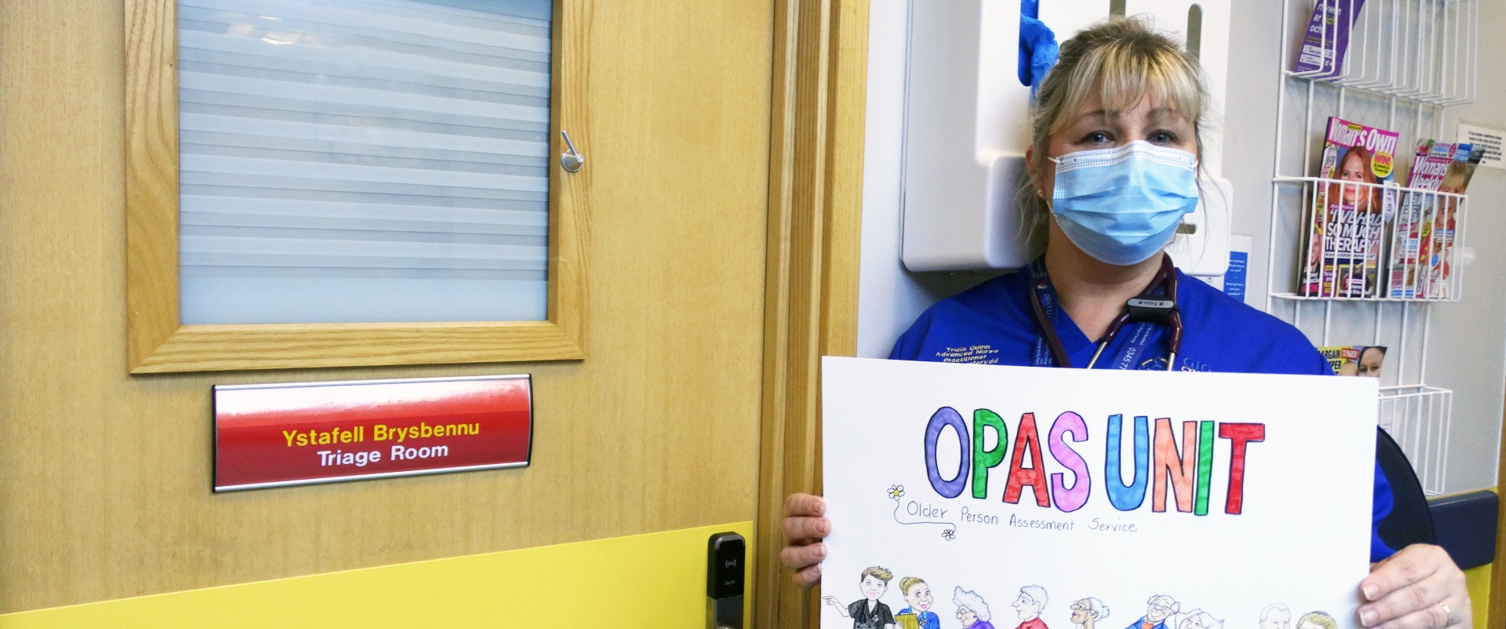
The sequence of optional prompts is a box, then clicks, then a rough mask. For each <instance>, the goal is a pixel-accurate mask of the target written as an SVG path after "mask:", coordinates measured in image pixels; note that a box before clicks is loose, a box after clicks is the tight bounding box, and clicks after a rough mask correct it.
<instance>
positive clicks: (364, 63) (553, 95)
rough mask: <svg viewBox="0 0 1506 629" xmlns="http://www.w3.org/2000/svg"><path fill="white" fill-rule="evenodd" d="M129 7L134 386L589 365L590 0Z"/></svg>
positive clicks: (155, 2)
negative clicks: (262, 372)
mask: <svg viewBox="0 0 1506 629" xmlns="http://www.w3.org/2000/svg"><path fill="white" fill-rule="evenodd" d="M121 2H122V3H123V4H124V7H125V15H126V20H125V29H126V32H125V40H126V58H125V65H124V74H125V120H126V125H125V183H126V207H125V211H126V221H125V236H126V308H125V310H126V321H127V326H126V328H127V329H126V332H127V368H128V369H129V370H130V372H131V373H161V372H193V371H218V370H237V371H239V370H248V369H253V370H254V369H295V368H320V367H359V366H376V365H425V364H446V363H483V362H488V363H489V362H509V361H546V360H581V359H583V358H585V355H586V352H585V345H584V342H583V338H584V330H585V319H586V314H585V313H586V279H587V275H588V270H589V269H588V265H587V264H586V262H587V259H588V256H587V255H586V252H585V251H584V239H583V238H584V235H585V233H586V232H587V229H588V228H589V220H588V219H589V215H590V212H589V199H590V195H589V194H588V184H589V179H588V178H582V177H580V176H579V175H583V174H585V173H576V172H575V171H576V170H579V167H578V166H577V165H576V163H575V162H572V163H571V165H572V168H571V170H570V171H569V172H567V171H566V170H565V169H564V168H563V167H562V166H561V163H560V158H561V154H562V153H564V152H566V146H565V144H566V143H565V142H564V141H562V139H563V137H564V133H565V132H566V131H568V132H570V134H571V135H573V136H574V137H573V141H574V146H576V147H580V149H581V152H582V153H585V152H586V149H588V148H589V144H590V133H589V129H588V128H587V125H586V124H585V122H584V121H586V120H588V119H589V116H587V115H585V113H586V112H585V103H586V99H585V97H584V93H585V90H584V84H585V82H586V77H587V76H588V73H587V65H588V56H587V53H588V52H589V51H588V50H587V49H586V48H585V40H584V39H583V38H570V37H562V36H561V33H569V32H572V31H571V29H576V30H580V29H583V28H584V25H585V24H586V23H587V22H588V15H587V13H588V12H589V6H586V4H587V3H582V2H566V1H565V0H181V1H180V0H121ZM572 121H574V122H573V126H567V125H571V124H572ZM569 153H570V155H571V156H572V157H574V156H576V155H577V154H576V153H575V149H574V148H571V149H569Z"/></svg>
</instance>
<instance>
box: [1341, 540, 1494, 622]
mask: <svg viewBox="0 0 1506 629" xmlns="http://www.w3.org/2000/svg"><path fill="white" fill-rule="evenodd" d="M1360 593H1361V594H1362V595H1363V596H1364V598H1365V600H1366V601H1368V602H1367V603H1365V604H1364V605H1361V606H1360V624H1362V625H1364V626H1366V627H1380V628H1383V629H1445V628H1447V629H1456V628H1457V629H1469V627H1472V626H1473V624H1472V623H1471V620H1470V618H1471V610H1470V604H1469V591H1468V590H1466V589H1465V585H1464V573H1463V572H1460V571H1459V567H1458V566H1456V565H1454V560H1453V559H1450V558H1449V556H1448V553H1446V552H1444V550H1443V549H1442V548H1439V547H1437V546H1431V545H1428V544H1413V545H1411V546H1408V547H1406V548H1403V549H1401V551H1400V552H1398V553H1396V554H1395V555H1392V556H1391V557H1389V558H1387V559H1386V560H1384V561H1381V562H1379V563H1376V564H1375V565H1373V566H1371V567H1370V576H1367V577H1365V579H1364V580H1363V581H1360Z"/></svg>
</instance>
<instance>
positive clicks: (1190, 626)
mask: <svg viewBox="0 0 1506 629" xmlns="http://www.w3.org/2000/svg"><path fill="white" fill-rule="evenodd" d="M1170 624H1172V625H1175V626H1176V629H1224V621H1222V620H1219V619H1217V618H1214V617H1213V615H1212V614H1209V613H1208V612H1205V611H1203V610H1201V609H1194V610H1192V611H1190V612H1187V613H1185V614H1182V615H1181V616H1178V617H1177V618H1176V619H1175V621H1174V622H1172V623H1170Z"/></svg>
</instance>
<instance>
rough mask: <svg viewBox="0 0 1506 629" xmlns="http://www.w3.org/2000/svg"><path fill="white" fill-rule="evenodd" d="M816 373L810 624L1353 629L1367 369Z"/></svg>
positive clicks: (1362, 511)
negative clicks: (816, 575) (1354, 372)
mask: <svg viewBox="0 0 1506 629" xmlns="http://www.w3.org/2000/svg"><path fill="white" fill-rule="evenodd" d="M822 368H823V371H822V379H823V388H822V396H823V404H824V407H823V439H824V443H823V474H824V493H825V496H826V501H827V513H828V516H829V517H830V518H831V520H832V525H833V526H832V528H833V531H832V533H831V535H830V537H828V538H827V547H828V555H827V558H826V560H825V561H824V562H823V564H822V569H821V573H822V580H821V592H822V596H823V604H822V606H821V607H822V609H821V627H822V628H823V629H839V628H840V629H848V628H852V627H877V628H880V629H882V628H883V627H885V626H887V625H889V624H893V625H894V626H896V627H903V628H906V629H914V628H926V629H939V628H941V627H946V628H948V629H952V628H955V627H964V628H967V629H1013V628H1016V627H1018V628H1021V629H1082V628H1086V629H1093V628H1097V629H1104V628H1112V629H1124V628H1131V629H1139V628H1140V627H1144V626H1146V623H1148V626H1149V627H1150V628H1152V629H1216V628H1217V629H1221V628H1222V627H1229V628H1230V629H1233V628H1235V627H1282V628H1290V629H1305V628H1306V627H1307V625H1305V624H1302V623H1301V622H1300V621H1302V620H1303V619H1304V618H1306V619H1307V620H1308V621H1311V623H1315V624H1313V626H1314V627H1334V626H1337V627H1357V626H1358V623H1357V619H1356V616H1355V610H1356V608H1357V607H1358V605H1359V598H1358V594H1357V589H1358V584H1359V581H1360V579H1362V578H1363V577H1364V576H1365V574H1367V573H1368V571H1369V548H1370V546H1369V544H1370V519H1371V493H1372V490H1373V474H1374V457H1375V417H1376V405H1377V402H1376V384H1375V382H1374V381H1373V379H1368V378H1358V379H1356V378H1332V377H1320V376H1272V375H1246V374H1217V373H1159V372H1143V371H1113V370H1095V371H1088V370H1081V369H1040V368H1023V367H1000V366H985V365H962V364H945V363H921V362H907V361H887V360H867V359H855V358H831V357H828V358H826V359H824V363H823V367H822ZM1365 380H1370V382H1362V381H1365ZM1316 614H1321V615H1322V616H1323V617H1319V616H1317V615H1316ZM1283 619H1284V623H1283V622H1282V620H1283ZM1327 619H1332V622H1333V624H1328V622H1329V621H1328V620H1327ZM1263 620H1264V621H1266V622H1264V623H1263V622H1262V621H1263Z"/></svg>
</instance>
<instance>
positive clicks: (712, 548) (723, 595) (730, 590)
mask: <svg viewBox="0 0 1506 629" xmlns="http://www.w3.org/2000/svg"><path fill="white" fill-rule="evenodd" d="M746 559H747V543H746V542H745V541H744V540H743V536H741V535H738V534H737V533H732V532H727V533H717V534H715V535H712V536H711V539H710V540H708V541H707V543H706V629H742V627H743V574H744V571H743V567H744V566H743V563H744V562H745V561H746Z"/></svg>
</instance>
